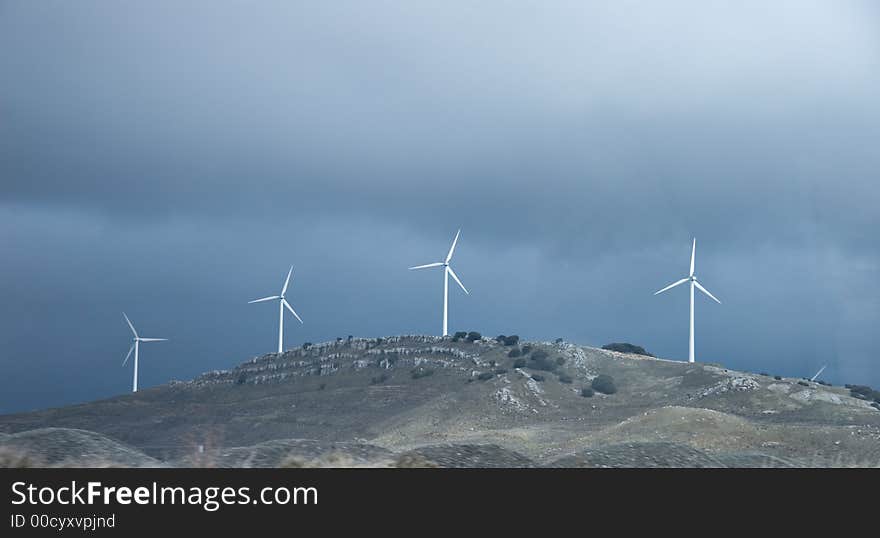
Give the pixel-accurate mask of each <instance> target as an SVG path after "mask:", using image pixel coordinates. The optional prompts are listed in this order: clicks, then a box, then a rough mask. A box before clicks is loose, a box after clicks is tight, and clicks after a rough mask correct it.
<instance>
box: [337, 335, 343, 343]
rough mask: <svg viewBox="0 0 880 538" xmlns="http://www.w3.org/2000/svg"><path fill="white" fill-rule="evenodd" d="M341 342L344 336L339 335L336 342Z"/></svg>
mask: <svg viewBox="0 0 880 538" xmlns="http://www.w3.org/2000/svg"><path fill="white" fill-rule="evenodd" d="M339 342H342V337H341V336H337V337H336V343H337V344H338V343H339Z"/></svg>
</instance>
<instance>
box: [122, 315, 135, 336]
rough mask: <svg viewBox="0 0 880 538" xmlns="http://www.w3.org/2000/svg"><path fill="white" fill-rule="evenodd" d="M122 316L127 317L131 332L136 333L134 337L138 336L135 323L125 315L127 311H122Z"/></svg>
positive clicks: (126, 320)
mask: <svg viewBox="0 0 880 538" xmlns="http://www.w3.org/2000/svg"><path fill="white" fill-rule="evenodd" d="M122 317H124V318H125V322H126V323H128V327H129V328H130V329H131V332H132V333H134V337H135V338H137V335H138V332H137V331H136V330H134V325H132V324H131V320H130V319H128V316H126V315H125V312H123V313H122Z"/></svg>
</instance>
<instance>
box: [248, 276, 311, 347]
mask: <svg viewBox="0 0 880 538" xmlns="http://www.w3.org/2000/svg"><path fill="white" fill-rule="evenodd" d="M291 274H293V266H292V265H291V266H290V271H288V272H287V279H285V280H284V287H283V288H281V295H273V296H271V297H263V298H262V299H254V300H253V301H248V304H253V303H262V302H265V301H274V300H276V299H278V353H282V352H283V351H284V308H285V307H286V308H287V309H288V310H290V313H291V314H293V315H294V317H295V318H296V319H298V320H299V322H300V323H302V322H303V320H302V318H300V317H299V314H297V313H296V310H294V309H293V307H292V306H290V303H288V302H287V299H285V298H284V294H285V293H287V285H288V284H290V275H291Z"/></svg>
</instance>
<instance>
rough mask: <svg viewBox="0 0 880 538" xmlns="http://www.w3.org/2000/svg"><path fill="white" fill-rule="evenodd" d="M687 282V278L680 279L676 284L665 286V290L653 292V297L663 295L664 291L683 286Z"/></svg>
mask: <svg viewBox="0 0 880 538" xmlns="http://www.w3.org/2000/svg"><path fill="white" fill-rule="evenodd" d="M687 281H688V279H687V278H682V279H681V280H679V281H678V282H673V283H672V284H670V285H668V286H666V287H665V288H663V289H662V290H660V291H655V292H654V295H660V294H661V293H663V292H664V291H666V290H671V289H672V288H674V287H676V286H678V285H679V284H684V283H685V282H687Z"/></svg>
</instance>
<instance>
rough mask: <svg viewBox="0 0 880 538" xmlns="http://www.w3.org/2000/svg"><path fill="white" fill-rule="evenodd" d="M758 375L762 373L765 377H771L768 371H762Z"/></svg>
mask: <svg viewBox="0 0 880 538" xmlns="http://www.w3.org/2000/svg"><path fill="white" fill-rule="evenodd" d="M758 375H762V376H764V377H770V374H768V373H767V372H761V373H760V374H758Z"/></svg>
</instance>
